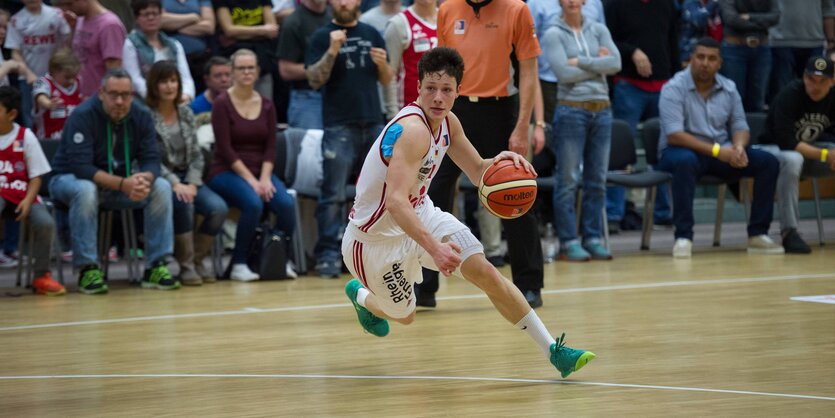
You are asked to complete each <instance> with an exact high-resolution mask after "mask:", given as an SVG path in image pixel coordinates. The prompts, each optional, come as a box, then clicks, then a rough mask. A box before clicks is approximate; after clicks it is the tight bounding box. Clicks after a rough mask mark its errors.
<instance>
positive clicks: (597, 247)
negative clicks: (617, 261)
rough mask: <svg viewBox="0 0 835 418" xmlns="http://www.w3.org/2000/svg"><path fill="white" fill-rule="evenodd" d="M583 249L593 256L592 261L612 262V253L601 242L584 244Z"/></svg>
mask: <svg viewBox="0 0 835 418" xmlns="http://www.w3.org/2000/svg"><path fill="white" fill-rule="evenodd" d="M583 248H585V250H586V251H588V253H589V254H591V259H592V260H611V259H612V253H610V252H609V250H608V249H606V247H604V246H603V244H601V243H600V242H589V243H586V244H583Z"/></svg>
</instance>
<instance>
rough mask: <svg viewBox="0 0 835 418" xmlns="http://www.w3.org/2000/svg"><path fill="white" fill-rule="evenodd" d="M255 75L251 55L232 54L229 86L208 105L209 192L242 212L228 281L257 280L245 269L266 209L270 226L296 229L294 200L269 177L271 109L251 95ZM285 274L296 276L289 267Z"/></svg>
mask: <svg viewBox="0 0 835 418" xmlns="http://www.w3.org/2000/svg"><path fill="white" fill-rule="evenodd" d="M258 75H259V69H258V58H257V57H256V55H255V53H254V52H253V51H251V50H248V49H239V50H238V51H237V52H235V53H234V54H232V87H230V88H229V89H228V90H226V92H223V93H221V94H220V95H219V96H218V97H217V98H215V101H214V105H213V106H212V128H213V129H214V134H215V154H214V158H213V159H212V164H211V166H210V169H209V179H210V180H209V187H211V188H212V189H213V190H214V191H216V192H217V193H218V194H219V195H221V196H222V197H223V198H224V199H225V200H226V202H227V203H228V204H229V206H234V207H236V208H238V209H240V211H241V215H242V216H241V218H240V220H239V221H238V230H237V233H236V235H235V249H234V250H233V252H232V270H231V273H230V278H231V279H232V280H238V281H244V282H248V281H252V280H258V279H259V278H260V276H259V275H258V274H257V273H254V272H252V271H251V270H250V269H249V267H248V266H247V264H246V258H247V253H248V252H249V249H250V246H251V245H252V240H253V239H254V238H255V228H256V227H257V226H258V223H259V222H260V220H261V215H262V214H263V210H264V207H265V206H266V207H267V208H269V210H270V211H271V212H273V213H274V214H275V215H276V219H277V221H276V224H275V225H274V227H275V228H276V229H277V230H279V231H281V232H282V233H283V234H284V235H285V236H288V237H289V236H291V235H292V233H293V229H294V228H295V226H296V219H295V212H294V210H293V197H292V196H290V195H289V194H288V193H287V188H286V187H285V186H284V183H282V182H281V180H279V179H278V177H276V176H275V175H274V174H273V165H274V161H275V155H276V152H275V146H276V115H275V107H274V106H273V102H272V101H271V100H270V99H268V98H266V97H263V96H261V94H259V93H258V92H257V91H256V90H255V83H256V81H257V80H258ZM287 274H288V276H290V277H295V275H296V274H295V273H294V272H293V270H292V268H291V266H290V264H289V263H288V265H287Z"/></svg>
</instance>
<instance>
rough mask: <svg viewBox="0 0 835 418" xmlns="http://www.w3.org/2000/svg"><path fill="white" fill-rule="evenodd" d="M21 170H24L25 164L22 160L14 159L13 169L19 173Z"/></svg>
mask: <svg viewBox="0 0 835 418" xmlns="http://www.w3.org/2000/svg"><path fill="white" fill-rule="evenodd" d="M23 170H26V164H23V161H15V163H14V171H16V172H18V173H20V172H22V171H23Z"/></svg>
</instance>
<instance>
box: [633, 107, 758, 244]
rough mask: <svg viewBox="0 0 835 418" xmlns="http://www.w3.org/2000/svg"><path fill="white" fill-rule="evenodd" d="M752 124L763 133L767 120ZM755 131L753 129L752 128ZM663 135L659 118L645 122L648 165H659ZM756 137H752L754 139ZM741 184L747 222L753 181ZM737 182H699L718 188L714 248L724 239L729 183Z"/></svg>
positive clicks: (710, 179)
mask: <svg viewBox="0 0 835 418" xmlns="http://www.w3.org/2000/svg"><path fill="white" fill-rule="evenodd" d="M752 122H753V123H754V125H755V126H756V127H757V128H756V129H758V130H759V132H762V129H763V127H764V125H765V119H762V120H760V117H759V116H753V117H752ZM752 130H753V128H752ZM660 135H661V121H660V120H659V119H658V118H651V119H648V120H646V121H645V122H644V127H643V131H642V132H641V138H642V140H643V142H644V149H645V150H646V158H647V163H648V164H650V165H653V166H654V165H657V164H658V142H659V140H660ZM753 137H754V136H753V135H752V138H753ZM738 181H739V182H740V183H741V184H740V200H741V201H742V203H743V204H744V205H745V206H746V211H745V216H746V221H747V219H748V209H747V208H748V207H750V199H749V197H748V185H747V182H748V181H751V179H750V178H747V177H743V178H740V179H739V180H738ZM736 182H737V180H735V179H734V180H726V179H723V178H720V177H716V176H711V175H707V176H702V177H700V178H699V180H698V184H699V185H701V186H716V187H717V197H716V222H715V223H714V225H713V246H714V247H718V246H719V244H720V241H721V239H722V221H723V218H724V214H725V194H726V193H727V190H728V184H729V183H736Z"/></svg>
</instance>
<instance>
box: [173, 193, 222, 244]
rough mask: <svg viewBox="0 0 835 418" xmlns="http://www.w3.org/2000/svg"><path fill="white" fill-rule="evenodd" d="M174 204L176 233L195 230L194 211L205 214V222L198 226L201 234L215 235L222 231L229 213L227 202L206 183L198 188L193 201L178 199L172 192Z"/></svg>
mask: <svg viewBox="0 0 835 418" xmlns="http://www.w3.org/2000/svg"><path fill="white" fill-rule="evenodd" d="M172 202H173V205H174V234H176V235H180V234H186V233H189V232H191V231H192V230H194V212H195V211H196V212H197V213H199V214H201V215H203V223H202V224H200V227H199V228H197V232H198V233H201V234H206V235H211V236H215V235H217V233H218V232H219V231H220V227H221V226H222V225H223V221H224V220H225V219H226V215H228V214H229V207H228V206H226V202H224V201H223V199H222V198H221V197H220V196H218V195H217V193H215V192H214V191H213V190H212V189H210V188H209V187H208V186H206V185H202V186H200V187H198V188H197V196H195V197H194V201H193V202H191V203H185V202H182V201H180V200H179V199H177V195H176V194H174V193H172Z"/></svg>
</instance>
